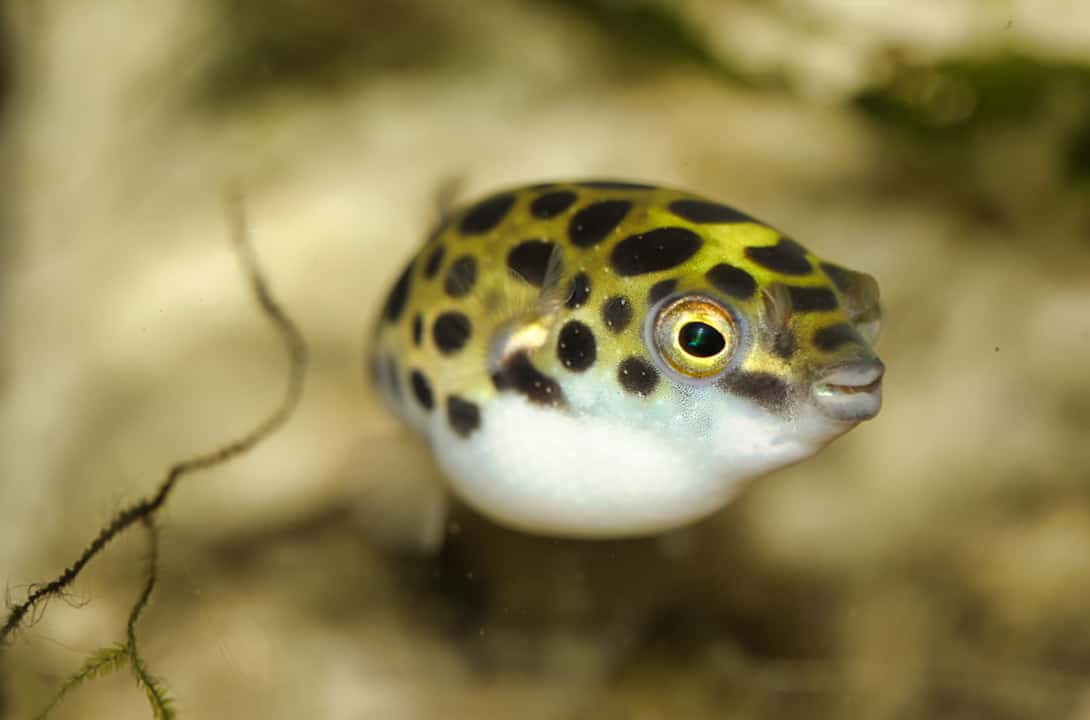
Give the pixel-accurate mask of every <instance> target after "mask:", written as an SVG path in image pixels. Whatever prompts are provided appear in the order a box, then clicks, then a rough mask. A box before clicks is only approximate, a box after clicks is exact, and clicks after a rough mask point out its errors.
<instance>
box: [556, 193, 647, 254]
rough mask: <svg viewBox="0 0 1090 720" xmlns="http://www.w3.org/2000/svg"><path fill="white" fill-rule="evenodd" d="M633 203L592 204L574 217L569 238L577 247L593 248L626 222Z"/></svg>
mask: <svg viewBox="0 0 1090 720" xmlns="http://www.w3.org/2000/svg"><path fill="white" fill-rule="evenodd" d="M631 209H632V203H631V202H629V201H628V200H604V201H602V202H596V203H592V204H590V205H587V206H586V207H585V208H583V209H581V210H579V212H577V213H575V214H574V215H572V218H571V220H570V221H569V222H568V237H569V238H571V242H572V244H573V245H576V246H577V247H582V248H586V247H591V246H592V245H597V244H598V243H600V242H602V241H603V240H605V239H606V237H607V236H608V235H609V234H610V233H611V232H613V231H614V230H616V229H617V226H618V225H620V224H621V222H623V221H624V219H625V216H626V215H628V211H629V210H631Z"/></svg>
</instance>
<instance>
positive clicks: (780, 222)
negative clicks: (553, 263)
mask: <svg viewBox="0 0 1090 720" xmlns="http://www.w3.org/2000/svg"><path fill="white" fill-rule="evenodd" d="M0 7H2V10H0V13H2V15H0V17H2V31H0V133H2V134H0V167H3V179H2V180H0V188H2V192H0V313H3V319H2V327H3V332H2V335H0V398H2V401H0V581H2V582H4V583H5V585H6V588H7V591H8V595H9V598H11V599H20V598H22V597H23V595H24V594H25V592H26V590H27V586H28V585H29V584H31V583H34V582H40V581H44V580H46V579H48V578H51V577H53V576H54V575H56V574H57V573H58V572H60V571H61V570H62V569H63V568H64V567H65V566H66V565H67V564H68V563H70V562H71V561H72V560H73V559H74V558H75V556H76V555H77V554H78V552H79V550H80V549H81V548H82V547H83V546H85V545H86V544H87V542H88V541H89V540H90V539H91V538H92V537H93V536H94V535H95V534H96V532H97V531H98V528H99V527H100V526H101V525H102V524H103V523H105V522H106V521H107V520H108V519H109V517H110V516H111V515H112V514H113V513H115V512H116V511H117V510H119V509H120V508H121V507H123V506H125V505H127V504H128V503H131V502H134V501H136V500H137V499H139V498H141V497H143V496H145V495H147V494H149V493H150V492H152V491H153V489H154V487H155V486H156V484H157V483H158V482H159V481H160V479H161V477H162V474H163V472H164V469H165V468H166V467H167V465H169V464H170V463H172V462H174V461H175V460H177V459H180V458H183V457H185V456H187V455H190V454H193V453H196V452H201V451H204V450H206V449H209V448H212V447H215V446H218V445H221V444H223V443H224V442H225V441H227V440H229V439H230V438H233V437H235V436H237V435H238V434H240V433H241V432H242V431H243V430H245V429H247V428H248V427H250V426H251V425H253V424H254V423H256V422H257V421H258V420H259V419H260V418H261V417H263V415H264V414H265V413H267V412H268V411H269V410H271V409H272V408H273V406H274V405H275V404H276V402H277V401H278V399H279V397H280V395H281V393H282V388H283V384H284V373H285V370H286V360H285V357H284V355H283V352H282V348H281V345H280V344H279V341H278V339H277V337H276V336H275V335H274V334H273V332H272V331H271V329H270V328H269V326H268V325H267V323H266V322H265V321H264V320H263V319H262V318H261V316H260V315H259V314H258V313H257V311H256V309H255V307H254V305H253V302H252V300H251V297H250V295H249V294H248V291H247V288H246V286H245V284H244V282H243V279H242V277H241V276H240V273H239V271H238V265H237V261H236V258H235V257H234V256H233V255H232V253H231V251H230V247H229V244H228V242H227V221H226V219H225V215H224V211H223V204H222V198H223V188H224V185H225V183H227V182H228V181H230V180H232V179H234V180H238V181H240V182H241V184H242V186H243V187H244V189H245V194H246V204H247V211H248V215H249V220H250V229H251V232H252V235H253V238H254V243H255V244H256V247H257V251H258V254H259V256H260V260H261V263H262V265H263V267H264V268H265V270H266V272H267V274H268V276H269V280H270V282H271V284H272V286H273V290H274V292H275V293H276V294H277V296H278V297H279V298H280V300H281V301H282V303H283V305H284V306H285V308H286V309H287V311H288V312H289V313H290V314H291V315H292V316H293V317H294V318H295V320H296V321H297V322H298V323H299V325H300V327H301V329H302V331H303V333H304V334H305V335H306V337H307V339H308V341H309V344H310V353H311V354H310V364H309V366H308V369H307V387H306V390H305V397H304V400H303V403H302V405H301V406H300V408H299V409H298V412H297V413H296V415H295V416H294V417H293V419H292V420H291V423H290V424H289V425H288V427H287V428H286V429H284V430H283V431H282V432H280V433H278V434H277V435H276V436H275V437H273V438H272V439H271V440H270V441H269V442H267V443H265V444H264V445H262V446H261V447H260V448H259V449H258V450H257V451H256V452H254V453H252V454H251V455H249V456H248V457H246V458H245V459H243V460H240V461H238V462H234V463H232V464H231V465H229V466H228V467H225V468H223V469H221V470H217V471H214V472H210V473H206V474H204V475H200V476H193V477H191V478H189V479H187V480H186V481H185V482H184V484H183V485H181V486H180V487H179V489H178V491H177V493H176V494H175V495H174V496H173V498H172V500H171V501H170V503H169V506H168V507H167V508H166V509H165V512H164V513H163V515H162V528H163V532H162V550H161V555H162V557H161V573H160V575H161V577H160V585H159V587H158V588H157V590H156V594H155V596H154V599H153V602H152V605H151V607H150V609H149V611H148V613H147V614H146V616H145V618H144V619H143V620H142V622H141V624H140V627H139V633H140V637H141V644H142V649H143V654H144V657H145V660H146V661H147V663H148V666H149V669H150V670H151V672H152V673H153V674H155V675H157V676H159V677H161V678H162V679H163V681H164V683H165V685H166V687H167V688H168V689H169V691H170V693H171V695H172V696H173V697H174V698H175V699H176V707H177V709H178V711H179V712H180V713H181V715H182V716H183V717H190V718H302V717H307V718H371V717H376V718H377V717H381V718H397V719H400V718H406V719H416V718H421V719H426V718H436V717H445V718H510V717H520V718H528V719H531V720H532V719H535V718H541V719H543V720H544V719H551V718H562V719H565V720H567V719H571V720H582V719H589V718H620V719H627V718H632V719H633V720H651V719H654V718H744V719H749V718H802V717H805V718H882V719H885V718H890V719H901V718H906V719H907V718H958V719H962V718H1049V719H1055V718H1061V719H1066V718H1071V719H1073V720H1076V719H1083V720H1085V719H1086V718H1090V442H1088V439H1090V376H1088V373H1090V370H1088V368H1090V3H1087V2H1085V1H1083V0H913V2H897V1H895V0H869V1H868V0H768V1H762V0H685V1H682V0H679V1H677V2H669V1H668V0H584V1H580V0H474V1H473V2H468V1H461V2H459V1H455V0H400V1H395V0H310V1H309V2H304V1H303V0H151V1H149V0H95V1H94V2H87V1H85V0H39V1H37V2H29V1H24V0H7V2H5V3H3V5H2V6H0ZM585 176H605V177H623V178H634V179H643V180H649V181H653V182H659V183H663V184H671V185H677V186H682V187H686V188H691V189H693V190H696V191H698V192H700V193H702V194H705V195H709V196H711V197H714V198H717V199H720V200H723V201H726V202H729V203H731V204H734V205H736V206H739V207H741V208H743V209H745V210H746V211H747V212H751V213H753V214H755V215H757V216H758V217H761V218H766V219H768V220H769V221H770V222H772V223H773V224H775V225H777V226H778V227H780V228H782V229H784V230H785V231H787V232H789V233H791V234H792V235H793V236H795V237H797V238H798V239H799V240H800V241H802V242H803V243H804V244H806V245H807V246H809V247H810V248H812V249H813V250H815V251H816V252H817V253H819V254H821V255H823V256H825V257H829V258H832V259H835V260H837V261H838V262H843V263H844V264H846V265H849V266H851V267H853V268H857V269H861V270H865V271H867V272H870V273H871V274H873V275H875V276H876V277H877V278H878V280H879V283H880V285H881V287H882V293H883V299H884V302H885V321H884V328H883V340H882V343H881V345H880V351H881V353H882V356H883V358H884V359H885V361H886V364H887V366H888V374H887V385H886V401H885V402H886V404H885V409H884V410H883V412H882V414H881V415H880V416H879V418H878V419H876V420H875V421H873V422H870V423H867V424H865V425H864V426H861V427H860V428H858V429H857V430H855V431H854V432H852V433H851V434H849V435H848V436H846V437H845V438H844V439H842V440H841V441H839V442H837V443H836V444H835V445H833V446H832V447H830V448H829V449H828V450H827V451H825V452H824V453H823V454H821V455H819V456H818V457H815V458H813V459H811V460H810V461H808V462H805V463H803V464H801V465H799V466H797V467H794V468H791V469H789V470H786V471H783V472H779V473H777V474H775V475H772V476H769V477H767V478H765V479H762V480H760V481H758V482H756V483H755V484H753V486H752V487H751V488H750V489H749V490H748V491H747V492H746V493H745V494H744V495H743V496H742V497H741V498H739V500H738V501H737V502H735V503H733V504H732V505H731V506H730V507H728V508H727V509H726V510H725V511H724V512H722V513H720V514H718V515H716V516H715V517H713V518H711V519H709V520H708V521H706V522H703V523H701V524H699V525H697V526H695V527H693V528H689V529H686V530H682V531H678V532H675V533H671V534H669V535H667V536H664V537H661V538H653V539H647V540H642V541H629V542H607V543H578V542H562V541H554V540H541V539H535V538H529V537H523V536H520V535H518V534H515V533H511V532H508V531H504V530H501V529H499V528H496V527H493V526H491V525H489V524H488V523H485V522H483V521H480V520H479V519H476V518H474V517H472V516H471V515H468V514H466V513H461V514H458V515H456V516H455V518H454V520H453V521H452V522H451V523H450V525H449V526H448V527H447V537H446V541H445V544H444V546H443V548H442V550H440V551H439V552H438V553H432V554H428V553H422V552H418V551H415V550H414V546H413V542H414V540H413V538H414V537H415V536H414V534H413V533H414V531H413V529H412V528H413V525H414V522H415V520H414V516H415V515H418V514H419V513H418V512H417V510H418V509H419V508H420V507H422V506H423V504H424V503H425V502H426V498H425V496H426V494H427V493H426V490H425V488H426V487H427V483H428V482H429V481H430V480H431V479H433V478H434V472H435V471H434V469H433V468H432V466H431V464H430V461H429V460H428V457H427V455H426V453H424V452H422V450H421V446H420V445H418V444H416V442H415V441H414V440H413V439H412V438H409V437H407V436H406V435H405V434H404V433H403V431H402V430H401V429H400V428H399V427H398V426H397V424H396V423H394V422H393V421H392V420H391V419H389V418H388V417H386V416H385V414H384V413H383V412H382V411H381V410H380V409H379V408H378V406H377V404H376V402H375V398H374V397H373V396H372V395H371V394H370V391H369V390H368V388H367V387H366V386H365V383H364V381H363V372H362V346H363V335H364V329H365V327H366V326H367V325H368V323H369V322H370V320H371V317H372V315H373V314H374V313H375V311H376V308H377V307H378V306H379V304H380V303H381V298H382V296H383V294H384V293H385V291H386V289H387V287H388V286H389V285H390V283H391V281H392V279H393V277H394V276H395V275H396V273H397V270H398V268H399V266H400V265H401V263H403V262H404V261H405V259H406V258H408V257H409V256H410V255H411V254H412V253H413V251H414V248H415V247H416V245H417V244H418V242H419V241H420V238H422V237H423V235H424V233H425V232H426V230H427V229H428V227H429V225H430V224H431V223H432V222H433V221H434V219H435V218H436V214H437V205H436V197H437V195H438V194H439V191H440V189H441V188H442V187H444V186H449V184H450V183H451V182H452V181H457V183H458V184H457V187H458V188H459V197H461V198H469V197H472V196H474V195H477V194H479V193H481V192H486V191H489V190H492V189H495V188H497V187H500V186H503V185H507V184H511V183H518V182H524V181H526V182H530V181H541V180H549V179H557V178H568V177H585ZM391 487H392V488H394V489H393V490H391V489H390V488H391ZM376 518H381V519H382V520H383V522H377V521H376ZM146 554H147V548H146V543H145V542H144V537H143V535H142V534H141V533H139V532H132V533H130V534H129V535H127V536H125V538H124V539H122V540H121V541H119V542H117V543H116V544H115V545H114V546H113V547H111V548H110V550H109V551H108V552H106V553H105V554H103V555H102V556H100V557H99V558H98V559H97V560H96V561H94V563H93V564H92V565H91V566H89V568H88V571H87V572H86V573H85V574H84V575H83V576H82V577H81V579H80V580H79V582H77V583H76V585H75V586H74V588H73V593H72V595H71V596H70V597H69V598H67V602H60V601H58V602H53V603H52V604H51V605H50V606H49V607H48V608H47V609H46V611H45V612H44V613H41V614H40V617H39V618H38V619H37V622H36V623H35V624H33V625H32V626H31V627H29V628H27V629H25V630H24V631H22V632H21V633H19V634H18V636H17V637H16V639H15V641H14V642H13V643H11V644H10V646H9V647H7V648H5V655H6V657H5V662H4V666H3V670H4V673H3V679H2V691H0V695H2V698H3V699H2V701H0V715H3V714H4V713H5V712H6V713H7V715H8V716H10V717H18V718H21V717H28V716H31V715H33V714H35V713H36V712H37V711H38V710H40V709H41V708H42V707H44V705H45V704H46V703H47V702H48V700H49V698H50V697H52V695H53V693H55V691H56V690H57V688H58V687H59V686H60V685H61V683H62V682H63V681H64V679H65V678H66V677H67V676H68V675H70V674H71V673H73V672H75V671H76V670H77V669H78V668H79V667H80V666H81V664H82V663H83V662H84V660H85V659H86V657H87V656H88V655H89V654H91V653H92V652H94V651H95V650H96V649H97V648H100V647H102V646H106V645H109V644H111V643H113V642H114V641H117V640H121V639H122V638H123V634H124V619H125V617H126V615H127V613H128V609H129V607H130V605H131V603H132V602H133V601H134V600H135V598H136V596H137V594H138V593H139V590H140V587H141V574H142V572H143V567H144V560H145V558H146ZM149 715H150V713H149V710H148V707H147V704H146V702H145V700H144V698H143V696H142V694H141V692H140V691H139V690H138V689H137V688H136V687H135V685H134V683H133V680H132V677H131V676H130V675H129V674H128V672H127V671H122V672H118V673H115V674H113V675H110V676H108V677H105V678H103V679H100V680H98V681H95V682H93V683H89V684H88V685H86V686H84V687H82V688H80V689H79V690H78V691H75V692H74V693H73V694H72V695H71V696H70V697H69V698H68V699H66V701H65V702H64V703H63V704H62V705H61V706H60V707H59V708H58V710H57V712H56V714H55V717H60V718H91V717H95V718H97V717H109V718H145V717H149Z"/></svg>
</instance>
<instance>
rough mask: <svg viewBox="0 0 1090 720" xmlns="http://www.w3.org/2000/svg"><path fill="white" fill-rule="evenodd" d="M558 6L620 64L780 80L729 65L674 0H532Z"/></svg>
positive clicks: (737, 79) (734, 80)
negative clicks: (690, 68)
mask: <svg viewBox="0 0 1090 720" xmlns="http://www.w3.org/2000/svg"><path fill="white" fill-rule="evenodd" d="M538 2H540V3H541V4H544V5H550V6H554V7H557V8H563V9H565V10H567V11H569V12H571V13H574V14H575V16H576V17H577V18H578V19H579V20H580V21H581V22H582V23H583V24H585V25H587V26H589V27H592V28H594V29H595V30H596V31H597V32H598V34H599V36H600V38H601V40H602V43H603V44H604V45H605V46H606V47H608V48H609V49H610V51H611V53H612V54H613V55H614V56H615V57H617V58H618V59H620V60H622V61H623V62H625V63H626V64H631V65H644V66H654V67H655V68H660V67H664V66H668V65H675V64H688V65H692V66H695V67H698V68H700V69H702V70H703V71H705V72H707V73H708V74H710V75H713V76H715V77H716V78H718V79H720V80H722V81H724V82H729V83H731V84H735V85H741V86H743V87H763V86H782V85H783V84H784V81H783V79H782V78H780V77H775V76H768V77H765V76H754V75H752V74H747V73H744V72H742V71H740V70H738V69H737V68H735V67H733V66H731V65H730V64H729V63H727V62H726V61H725V60H724V59H723V58H722V57H720V56H719V55H718V54H716V53H715V52H714V50H713V49H712V48H711V47H709V45H708V43H707V42H705V40H704V38H703V37H701V35H700V34H699V33H697V32H696V31H695V30H694V28H693V27H692V25H691V24H690V22H689V21H688V20H687V18H686V17H685V15H684V14H682V13H681V12H680V11H679V3H677V2H654V1H652V0H538Z"/></svg>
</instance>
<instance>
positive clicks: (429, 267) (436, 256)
mask: <svg viewBox="0 0 1090 720" xmlns="http://www.w3.org/2000/svg"><path fill="white" fill-rule="evenodd" d="M446 254H447V249H446V247H445V246H443V245H440V246H439V247H437V248H435V249H434V250H432V251H431V255H429V256H428V259H427V262H425V263H424V277H425V278H427V279H428V280H431V279H432V278H433V277H435V275H436V273H438V272H439V266H440V265H442V264H443V256H444V255H446Z"/></svg>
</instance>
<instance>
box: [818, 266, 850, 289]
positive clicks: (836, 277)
mask: <svg viewBox="0 0 1090 720" xmlns="http://www.w3.org/2000/svg"><path fill="white" fill-rule="evenodd" d="M821 269H822V270H824V271H825V275H826V276H828V278H829V279H830V280H832V281H833V285H836V289H837V290H839V291H840V292H848V287H849V286H850V285H851V281H850V279H849V278H850V274H849V273H850V272H851V271H850V270H848V269H847V268H842V267H840V266H839V265H834V264H833V263H828V262H823V263H821Z"/></svg>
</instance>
